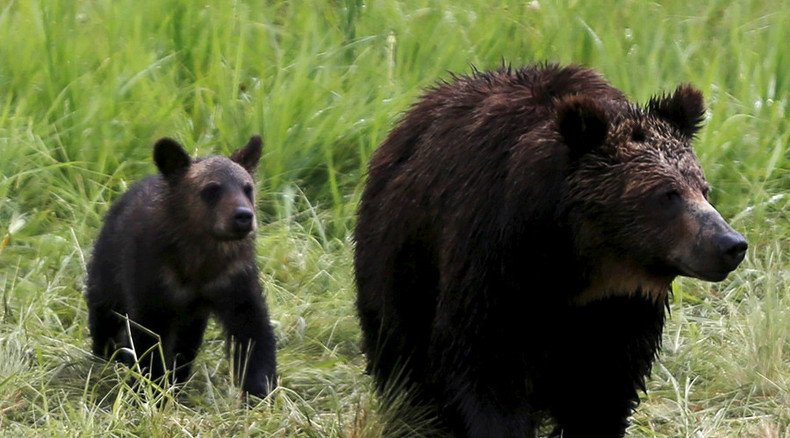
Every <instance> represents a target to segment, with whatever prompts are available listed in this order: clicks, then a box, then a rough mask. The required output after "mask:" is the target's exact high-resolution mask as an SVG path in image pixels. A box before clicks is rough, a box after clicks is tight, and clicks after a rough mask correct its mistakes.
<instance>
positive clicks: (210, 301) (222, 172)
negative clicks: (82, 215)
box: [86, 136, 276, 397]
mask: <svg viewBox="0 0 790 438" xmlns="http://www.w3.org/2000/svg"><path fill="white" fill-rule="evenodd" d="M261 151H262V145H261V138H260V137H259V136H254V137H252V138H251V139H250V141H249V142H248V143H247V145H246V146H244V147H242V148H241V149H238V150H237V151H235V152H234V153H233V154H232V155H231V156H230V158H227V157H222V156H210V157H206V158H197V159H194V160H193V159H191V158H190V157H189V155H188V154H187V152H186V151H185V150H184V148H183V147H182V146H181V145H180V144H179V143H177V142H176V141H174V140H171V139H168V138H163V139H161V140H159V141H158V142H157V143H156V144H155V145H154V162H155V163H156V166H157V168H158V169H159V172H160V173H159V174H157V175H152V176H148V177H147V178H145V179H143V180H141V181H139V182H137V183H135V184H134V185H132V186H131V187H130V188H129V190H128V191H127V192H126V193H125V194H124V195H123V196H121V198H120V199H119V200H118V201H116V202H115V204H114V205H113V206H112V207H111V208H110V211H109V212H108V213H107V216H106V217H105V219H104V226H103V227H102V230H101V232H100V234H99V237H98V239H97V241H96V244H95V247H94V251H93V256H92V259H91V261H90V264H89V265H88V277H87V287H86V299H87V303H88V317H89V328H90V333H91V336H92V338H93V353H94V354H95V355H97V356H101V357H104V358H110V357H115V358H116V359H118V360H120V361H122V362H124V363H126V364H127V365H130V366H131V365H134V364H135V363H139V364H140V366H141V367H143V368H144V369H145V370H146V371H147V372H148V373H150V376H151V378H152V379H158V378H161V377H163V376H164V375H165V374H166V372H167V373H169V375H170V378H171V379H172V380H173V381H176V382H184V381H186V380H187V378H188V377H189V370H190V365H191V362H192V361H193V360H194V358H195V356H196V355H197V353H198V348H199V347H200V344H201V342H202V340H203V333H204V331H205V329H206V323H207V322H208V318H209V316H210V315H214V316H215V317H217V318H218V319H219V321H220V322H221V324H222V326H223V327H224V329H225V332H226V335H227V338H228V350H229V351H230V352H232V354H233V364H234V365H235V367H236V369H235V370H234V371H235V372H234V376H237V379H238V380H239V381H238V382H237V383H240V384H241V387H242V389H243V390H244V391H245V393H247V394H251V395H255V396H258V397H264V396H266V394H268V393H269V391H271V389H272V388H273V386H274V385H275V371H276V370H275V369H276V365H275V339H274V333H273V330H272V327H271V323H270V321H269V312H268V309H267V307H266V302H265V300H264V297H263V296H262V290H261V286H260V284H259V281H258V269H257V266H256V264H255V229H256V220H255V199H254V187H255V186H254V182H253V175H254V174H255V169H256V167H257V165H258V161H259V160H260V157H261ZM127 317H128V320H127ZM127 327H130V328H131V333H129V331H128V330H127ZM157 342H161V344H160V345H157ZM119 349H120V350H119ZM116 350H119V351H117V352H116Z"/></svg>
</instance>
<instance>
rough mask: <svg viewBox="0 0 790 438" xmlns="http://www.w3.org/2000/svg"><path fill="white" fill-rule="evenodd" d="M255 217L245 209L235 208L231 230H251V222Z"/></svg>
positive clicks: (250, 211)
mask: <svg viewBox="0 0 790 438" xmlns="http://www.w3.org/2000/svg"><path fill="white" fill-rule="evenodd" d="M254 218H255V215H254V214H253V213H252V210H250V209H249V208H247V207H237V208H236V210H235V211H234V212H233V228H234V229H235V230H236V231H250V230H252V220H253V219H254Z"/></svg>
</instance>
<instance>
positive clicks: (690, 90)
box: [647, 84, 705, 138]
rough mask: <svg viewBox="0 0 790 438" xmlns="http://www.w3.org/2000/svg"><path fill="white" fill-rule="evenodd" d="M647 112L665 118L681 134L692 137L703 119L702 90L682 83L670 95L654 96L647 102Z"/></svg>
mask: <svg viewBox="0 0 790 438" xmlns="http://www.w3.org/2000/svg"><path fill="white" fill-rule="evenodd" d="M647 112H648V113H650V114H653V115H655V116H656V117H659V118H661V119H664V120H666V121H667V122H668V123H669V124H671V125H672V126H674V127H675V128H676V129H677V130H678V131H679V132H680V133H681V134H682V135H684V136H686V137H689V138H691V137H693V136H694V134H696V133H697V132H698V131H699V130H700V128H701V127H702V122H703V120H705V103H704V100H703V98H702V92H700V91H699V90H697V89H696V88H694V87H692V86H691V85H687V84H683V85H680V86H679V87H677V88H676V89H675V92H674V93H672V94H671V95H661V96H654V97H653V98H652V99H650V101H649V102H648V103H647Z"/></svg>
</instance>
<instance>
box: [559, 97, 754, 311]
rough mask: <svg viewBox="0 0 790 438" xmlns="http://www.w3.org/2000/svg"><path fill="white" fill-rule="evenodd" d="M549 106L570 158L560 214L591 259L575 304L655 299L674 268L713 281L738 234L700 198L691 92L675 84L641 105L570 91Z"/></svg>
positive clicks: (740, 251) (733, 262) (736, 250)
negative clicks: (620, 297)
mask: <svg viewBox="0 0 790 438" xmlns="http://www.w3.org/2000/svg"><path fill="white" fill-rule="evenodd" d="M556 109H557V111H556V116H557V119H556V123H557V125H556V126H557V130H558V133H559V136H560V138H561V141H562V142H563V143H565V145H567V147H568V157H569V158H568V161H569V174H568V177H567V191H566V193H564V194H563V211H564V212H565V214H566V218H567V221H568V225H569V226H570V227H571V229H572V230H573V234H574V239H575V242H574V243H575V245H576V251H577V253H578V255H579V257H580V258H581V259H582V260H584V265H585V266H594V268H593V269H592V270H591V271H590V272H588V273H587V277H588V278H587V280H588V281H589V287H588V288H587V290H586V292H585V293H584V294H583V296H582V297H579V299H580V300H581V301H587V300H590V299H596V298H600V297H603V296H607V295H611V294H624V293H625V294H636V293H639V294H644V295H648V296H651V297H653V298H656V299H658V298H661V297H664V296H665V295H666V293H667V291H668V289H669V285H670V283H671V281H672V280H673V279H674V278H675V277H676V276H678V275H683V276H688V277H696V278H700V279H703V280H707V281H720V280H723V279H724V278H725V277H726V276H727V274H728V273H729V272H731V271H732V270H733V269H735V268H736V267H737V266H738V265H739V264H740V263H741V261H742V260H743V258H744V255H745V253H746V248H747V243H746V240H745V239H744V237H743V236H742V235H741V234H739V233H738V232H736V231H735V230H733V229H732V228H731V227H730V226H729V225H728V224H727V222H725V220H724V219H723V218H722V217H721V215H720V214H719V213H718V212H717V211H716V209H714V208H713V206H712V205H711V204H710V202H709V201H708V190H709V186H708V183H707V182H706V180H705V177H704V175H703V172H702V169H701V168H700V165H699V162H698V161H697V158H696V157H695V155H694V152H693V151H692V149H691V146H690V143H691V141H692V139H693V138H694V136H695V134H696V133H697V132H698V131H699V129H700V125H701V122H702V120H703V119H704V111H705V110H704V105H703V99H702V94H701V93H700V92H699V91H698V90H696V89H694V88H692V87H690V86H688V85H681V86H679V87H678V88H677V89H676V90H675V91H674V92H673V93H672V94H669V95H661V96H656V97H653V98H652V99H650V101H649V102H648V104H647V105H646V106H645V107H641V108H640V107H636V106H634V105H631V104H629V103H626V102H608V101H597V100H594V99H592V98H590V97H587V96H583V95H573V96H566V97H564V98H563V99H561V100H560V101H559V102H557V106H556Z"/></svg>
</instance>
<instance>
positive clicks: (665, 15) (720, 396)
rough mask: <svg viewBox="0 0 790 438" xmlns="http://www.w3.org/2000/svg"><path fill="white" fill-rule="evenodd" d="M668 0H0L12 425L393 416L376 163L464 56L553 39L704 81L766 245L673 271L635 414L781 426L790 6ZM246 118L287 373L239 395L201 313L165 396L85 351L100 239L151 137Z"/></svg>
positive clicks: (788, 427)
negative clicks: (255, 153)
mask: <svg viewBox="0 0 790 438" xmlns="http://www.w3.org/2000/svg"><path fill="white" fill-rule="evenodd" d="M660 3H661V4H659V2H642V1H631V0H621V1H613V2H607V3H605V4H604V3H601V2H587V1H562V2H550V1H531V2H530V1H502V2H490V1H483V0H468V1H464V2H458V1H452V0H433V1H429V0H406V1H400V2H395V1H368V2H363V1H361V0H346V1H342V0H334V1H325V2H324V1H314V2H288V1H267V2H263V1H256V2H252V1H250V2H245V1H226V0H215V1H201V2H197V1H196V2H189V1H175V0H172V1H170V0H168V1H147V2H140V1H131V0H118V1H111V0H92V1H88V0H84V1H71V0H39V1H36V0H31V1H23V0H16V1H15V0H5V1H0V239H1V240H0V295H2V305H1V306H0V435H3V436H13V437H18V436H101V435H116V436H181V435H183V436H198V435H199V436H267V435H271V436H312V437H324V436H327V437H335V436H337V437H375V436H379V435H380V434H381V431H382V427H383V423H384V421H385V420H386V419H387V418H389V417H391V416H392V414H391V413H389V412H388V411H387V410H385V409H383V408H382V407H381V406H380V405H379V404H378V403H377V400H376V398H375V396H374V395H373V393H372V391H371V386H370V382H369V379H368V377H367V376H365V375H364V374H363V364H364V358H363V357H362V356H361V354H360V352H359V348H358V341H359V329H358V326H357V322H356V317H355V314H354V308H353V300H354V286H353V275H352V264H351V255H352V251H353V243H352V241H351V239H350V237H349V236H350V231H351V229H352V227H353V224H354V212H355V209H356V204H357V200H358V197H359V194H360V191H361V187H362V185H363V183H364V176H365V169H366V163H367V160H368V158H369V156H370V154H371V152H372V151H373V150H374V148H375V147H376V145H377V144H378V143H379V142H380V141H381V140H382V139H383V138H384V137H385V136H386V134H387V132H388V131H389V129H390V128H391V127H392V126H393V124H394V123H395V121H397V119H398V117H399V115H400V114H402V112H403V111H405V110H406V109H407V108H408V105H409V104H410V103H411V102H412V101H413V100H414V99H415V97H416V96H417V95H418V94H419V92H420V90H421V89H422V88H424V87H426V86H429V85H430V84H432V83H433V82H434V81H436V80H438V79H448V78H449V77H450V76H449V74H448V72H450V71H452V72H458V73H466V72H469V71H470V70H471V67H470V66H471V65H474V66H476V67H477V68H480V69H490V68H495V67H497V66H499V65H501V63H502V62H503V61H505V62H507V63H510V64H513V65H521V64H526V63H531V62H538V61H544V60H551V61H558V62H562V63H570V62H574V63H581V64H584V65H588V66H591V67H594V68H596V69H598V70H600V71H601V72H602V73H603V74H604V75H605V76H606V77H607V78H608V79H609V80H610V81H611V82H612V83H613V84H614V85H615V86H617V87H619V88H621V89H622V90H624V91H625V92H626V94H628V95H629V96H631V97H632V98H634V99H636V100H637V101H640V102H644V101H646V100H647V99H648V98H649V96H651V95H652V94H655V93H658V92H660V91H667V90H671V89H673V88H674V87H675V86H676V85H677V84H678V83H681V82H689V83H692V84H694V85H695V86H697V87H699V88H700V89H702V90H703V92H704V94H705V96H706V99H707V103H708V105H709V111H708V120H707V125H706V127H705V128H704V129H703V131H702V132H701V134H700V136H699V138H698V141H697V142H696V151H697V153H698V156H699V158H700V160H701V162H702V164H703V167H704V168H705V170H706V173H707V176H708V179H709V181H710V183H711V185H712V186H713V190H712V192H711V196H712V199H713V201H714V203H715V204H716V206H717V207H718V208H719V209H720V211H721V212H722V213H723V215H724V216H725V217H726V218H727V219H728V220H730V221H731V223H732V225H733V226H734V227H735V228H736V229H738V230H740V231H741V232H743V233H744V234H745V235H746V236H747V238H748V239H749V241H750V249H749V252H748V256H747V259H746V261H745V262H744V263H743V265H742V266H741V268H740V269H739V270H738V271H737V272H735V273H734V274H732V275H731V276H730V277H729V278H728V280H726V281H725V282H723V283H720V284H709V283H704V282H700V281H695V280H687V279H683V280H680V281H678V282H677V283H676V284H675V294H674V295H675V299H674V302H673V304H672V315H671V318H670V320H669V323H668V326H667V329H666V332H665V334H664V349H663V352H662V354H661V356H660V359H659V361H658V362H657V363H656V365H655V367H654V370H653V374H652V378H651V379H650V382H649V393H648V394H647V395H646V396H645V397H644V399H643V404H642V406H641V408H640V409H639V410H638V412H637V414H636V415H635V418H634V425H633V426H632V427H631V428H630V429H629V434H630V435H631V436H637V437H695V438H696V437H741V436H745V437H766V438H774V437H790V408H789V407H788V406H790V293H788V291H790V220H789V217H788V216H789V213H790V197H789V196H790V114H789V113H788V111H790V109H789V108H788V99H789V97H790V32H788V29H790V2H788V1H787V0H778V1H771V0H742V1H722V0H712V1H707V2H690V1H686V0H671V1H666V2H660ZM254 133H262V134H263V136H264V138H265V154H264V158H263V163H262V165H261V168H260V170H259V177H260V180H259V182H258V185H259V189H260V202H259V205H260V213H261V214H260V218H261V227H260V231H259V236H258V248H259V251H258V254H259V255H258V262H259V264H260V266H261V268H262V281H263V283H264V285H265V287H266V290H267V294H268V302H269V305H270V308H271V311H272V314H273V319H274V323H275V325H276V333H277V336H278V343H279V346H278V354H279V370H280V376H281V386H280V388H279V389H278V390H277V392H276V393H275V395H274V396H273V397H271V398H270V399H269V400H265V401H262V402H260V403H259V404H257V405H256V406H253V407H252V408H249V409H247V408H245V407H244V406H242V405H241V403H240V402H239V392H238V390H237V389H236V388H233V387H232V385H231V384H230V373H229V367H228V364H227V361H226V360H225V359H224V357H223V348H222V335H221V332H220V330H219V328H218V327H217V326H216V325H211V326H210V329H209V334H208V337H207V338H208V340H207V342H206V343H205V344H204V348H203V350H202V353H201V355H200V356H199V358H198V361H197V364H196V366H195V374H194V377H193V379H192V380H191V381H190V382H189V384H188V385H187V386H186V389H185V391H184V393H183V394H181V395H180V396H178V398H177V402H170V403H166V404H165V405H164V407H162V408H158V407H157V401H159V400H160V399H161V398H168V399H169V398H172V397H173V393H172V390H170V389H168V388H157V387H155V386H154V385H147V386H146V390H145V391H144V392H142V393H136V392H130V391H129V388H128V387H127V386H126V384H125V381H126V377H127V374H128V371H127V370H126V369H125V368H123V367H119V366H114V365H107V364H105V363H103V362H101V361H98V360H96V359H93V358H91V356H90V354H89V351H88V350H89V342H90V339H89V335H88V330H87V324H86V321H87V315H86V307H85V303H84V300H83V297H82V288H83V284H84V276H85V274H84V272H85V262H86V259H88V258H89V256H90V248H91V244H92V241H93V239H94V238H95V237H96V235H97V233H98V229H99V226H100V223H101V217H102V215H103V214H104V213H105V212H106V210H107V208H108V207H109V205H110V203H111V202H112V201H113V200H114V199H116V198H117V197H118V196H119V194H120V193H122V192H123V190H124V189H125V188H126V187H127V185H128V184H130V183H131V182H132V181H134V180H136V179H138V178H139V177H141V176H142V175H144V174H146V173H149V172H152V171H154V167H153V165H152V164H151V158H150V157H151V145H152V144H153V142H154V141H155V140H156V139H157V138H158V137H160V136H165V135H167V136H172V137H175V138H177V139H179V140H180V141H182V142H183V143H184V144H186V145H187V146H188V148H189V150H190V151H191V152H194V153H196V154H209V153H227V152H229V151H230V150H232V149H233V148H235V147H237V146H240V145H242V144H243V143H244V141H245V140H246V139H247V138H249V136H250V135H252V134H254ZM523 335H524V334H521V333H514V334H513V342H514V343H515V342H518V339H519V337H520V336H523ZM423 423H424V421H422V420H414V419H405V418H401V419H400V420H398V427H400V428H401V429H400V430H401V431H404V432H406V433H408V434H413V435H418V434H419V433H421V432H426V431H427V430H429V429H427V428H422V426H423Z"/></svg>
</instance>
